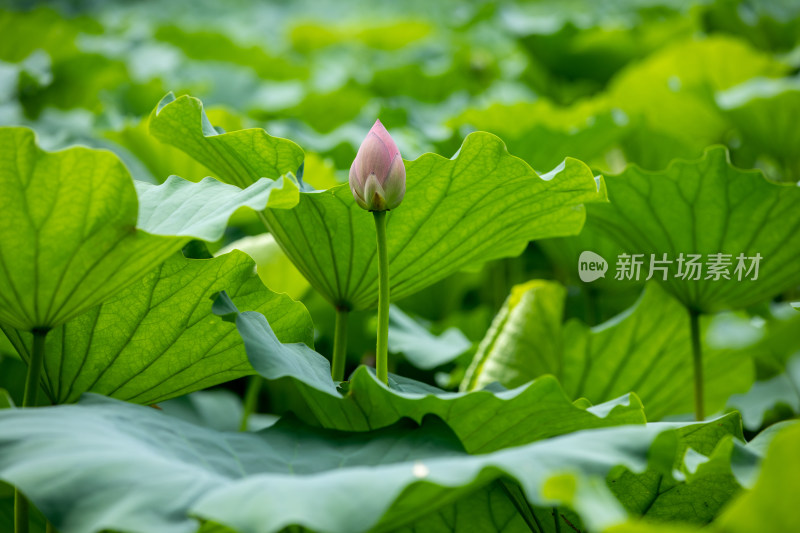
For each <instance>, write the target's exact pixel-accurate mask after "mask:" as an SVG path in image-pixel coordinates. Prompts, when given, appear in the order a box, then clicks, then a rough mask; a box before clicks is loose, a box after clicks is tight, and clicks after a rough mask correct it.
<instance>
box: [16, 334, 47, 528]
mask: <svg viewBox="0 0 800 533" xmlns="http://www.w3.org/2000/svg"><path fill="white" fill-rule="evenodd" d="M48 331H49V330H48V329H46V328H35V329H34V330H33V352H32V353H31V357H30V359H29V360H28V373H27V376H26V377H25V392H24V395H23V397H22V407H23V408H24V407H34V406H35V405H36V399H37V398H36V397H37V396H38V394H39V382H40V380H41V376H42V366H43V364H44V343H45V339H46V338H47V332H48ZM29 510H30V504H29V503H28V500H27V499H26V498H25V495H24V494H22V492H21V491H20V490H19V489H18V488H15V489H14V531H15V533H28V531H29V519H28V516H29V514H30V513H29Z"/></svg>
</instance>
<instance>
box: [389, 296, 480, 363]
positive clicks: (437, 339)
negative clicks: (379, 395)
mask: <svg viewBox="0 0 800 533" xmlns="http://www.w3.org/2000/svg"><path fill="white" fill-rule="evenodd" d="M471 346H472V343H471V342H470V341H469V339H467V337H466V336H465V335H464V334H463V333H462V332H461V330H459V329H457V328H449V329H447V330H445V331H443V332H442V333H441V335H438V336H437V335H434V334H433V333H431V332H430V331H428V330H427V329H425V327H424V326H423V325H421V324H420V323H419V322H417V321H415V320H414V319H413V318H411V317H410V316H408V315H407V314H405V313H404V312H403V311H402V310H401V309H400V308H399V307H397V306H394V305H393V306H391V307H390V308H389V351H390V352H392V353H402V354H403V355H404V356H405V357H406V359H408V361H409V362H410V363H411V364H412V365H414V366H415V367H417V368H422V369H426V370H430V369H432V368H436V367H437V366H440V365H443V364H445V363H449V362H451V361H452V360H453V359H455V358H456V357H458V356H459V355H461V354H462V353H464V352H465V351H467V350H468V349H469V348H470V347H471Z"/></svg>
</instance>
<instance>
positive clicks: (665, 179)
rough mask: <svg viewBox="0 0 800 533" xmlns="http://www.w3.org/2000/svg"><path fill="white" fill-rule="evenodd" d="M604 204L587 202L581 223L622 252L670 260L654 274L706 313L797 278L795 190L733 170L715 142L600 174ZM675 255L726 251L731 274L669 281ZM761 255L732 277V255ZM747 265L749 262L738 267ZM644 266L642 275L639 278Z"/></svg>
mask: <svg viewBox="0 0 800 533" xmlns="http://www.w3.org/2000/svg"><path fill="white" fill-rule="evenodd" d="M606 185H607V187H608V197H609V200H610V202H609V203H606V204H602V205H601V204H594V205H590V206H589V207H588V213H589V215H588V219H587V225H592V226H596V227H598V228H600V229H601V230H602V231H604V232H605V233H606V234H607V235H608V236H609V237H611V238H613V239H614V240H616V241H617V242H618V243H619V244H620V245H621V246H623V247H624V248H625V250H626V252H628V253H630V254H634V253H635V254H645V256H644V257H645V260H646V261H647V263H646V264H647V265H649V260H650V254H655V256H656V258H657V259H661V258H662V255H663V254H667V258H668V259H671V260H673V261H675V262H673V263H672V264H671V265H670V268H669V274H668V278H667V281H663V282H662V281H661V274H660V273H659V272H656V275H655V277H654V279H656V280H658V281H659V282H660V283H663V284H664V286H665V287H666V288H667V290H668V291H669V292H670V293H672V294H673V295H674V296H675V297H677V298H678V300H680V301H681V302H682V303H683V304H684V305H685V306H687V307H690V308H694V309H698V310H700V311H705V312H710V311H715V310H718V309H724V308H740V307H745V306H748V305H751V304H755V303H758V302H762V301H765V300H767V299H769V298H770V297H772V296H774V295H776V294H778V293H780V292H781V291H784V290H786V289H788V288H790V287H793V286H795V285H797V284H798V283H800V269H798V268H797V264H798V261H800V231H798V229H800V210H798V209H797V206H798V205H800V188H798V187H796V186H791V185H780V184H776V183H773V182H769V181H767V180H766V179H764V177H763V175H762V174H761V173H760V172H758V171H745V170H740V169H737V168H735V167H733V166H732V165H731V164H730V163H729V161H728V154H727V152H726V150H725V149H724V148H722V147H714V148H709V149H708V150H707V151H706V153H705V155H704V157H703V158H702V159H699V160H696V161H675V162H673V163H672V164H671V165H670V166H669V167H668V168H667V169H666V170H663V171H658V172H647V171H644V170H641V169H639V168H637V167H629V168H628V169H627V170H626V171H625V172H623V173H622V174H619V175H616V176H608V177H606ZM681 253H683V254H702V256H703V259H702V261H703V262H707V255H708V254H717V253H723V254H731V255H732V259H731V261H732V265H731V267H730V269H729V272H730V278H731V279H727V280H726V279H719V280H714V279H705V277H706V274H707V273H706V270H705V269H704V270H703V274H702V277H703V278H704V279H701V280H697V281H694V280H682V279H679V278H676V277H675V275H676V273H677V266H678V265H677V259H678V257H679V255H680V254H681ZM739 254H744V255H745V257H754V256H756V254H761V257H762V260H761V262H760V266H759V273H758V279H757V280H755V281H754V280H751V279H747V278H746V277H744V276H743V279H742V280H741V281H740V280H738V279H737V276H736V275H734V269H735V267H736V264H737V261H736V257H737V256H738V255H739ZM746 266H749V262H748V263H747V264H746ZM646 272H647V271H646V270H645V271H644V274H643V275H645V276H646Z"/></svg>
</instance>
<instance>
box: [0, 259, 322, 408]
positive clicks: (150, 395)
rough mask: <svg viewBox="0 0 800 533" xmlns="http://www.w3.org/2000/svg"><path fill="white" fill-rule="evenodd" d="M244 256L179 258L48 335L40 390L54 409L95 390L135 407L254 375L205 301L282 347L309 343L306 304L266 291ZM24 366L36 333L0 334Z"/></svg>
mask: <svg viewBox="0 0 800 533" xmlns="http://www.w3.org/2000/svg"><path fill="white" fill-rule="evenodd" d="M253 267H254V264H253V261H252V260H250V258H249V257H247V256H246V255H245V254H244V253H242V252H231V253H230V254H226V255H223V256H220V257H217V258H215V259H203V260H197V259H185V258H184V257H183V256H182V255H180V254H175V255H173V256H172V257H170V258H169V259H167V261H165V262H164V263H163V264H161V265H160V266H158V267H157V268H155V269H154V270H152V271H150V272H149V273H147V275H145V276H144V277H143V278H141V279H140V280H138V281H136V282H135V283H133V284H132V285H130V286H128V287H127V288H126V289H124V290H122V291H121V292H119V293H118V294H117V295H115V296H114V297H112V298H109V299H108V300H106V301H105V302H104V303H103V304H102V305H100V306H98V307H95V308H93V309H91V310H89V311H87V312H86V313H83V314H82V315H80V316H78V317H76V318H75V319H73V320H71V321H69V322H67V323H66V324H64V325H62V326H58V327H56V328H54V329H53V330H51V331H50V333H49V334H48V335H47V339H46V342H45V360H44V369H43V374H42V383H43V388H44V390H45V392H46V393H47V395H48V396H49V398H50V399H51V400H52V401H53V402H54V403H70V402H74V401H77V400H78V398H79V397H80V395H81V394H83V393H84V392H89V391H91V392H96V393H100V394H105V395H107V396H112V397H114V398H119V399H121V400H127V401H130V402H135V403H141V404H152V403H156V402H160V401H162V400H165V399H167V398H171V397H174V396H179V395H181V394H186V393H189V392H192V391H196V390H200V389H203V388H206V387H210V386H213V385H217V384H219V383H223V382H225V381H229V380H232V379H235V378H238V377H242V376H246V375H249V374H252V373H253V369H252V367H251V366H250V364H249V363H248V361H247V355H246V353H245V350H244V346H243V345H242V342H241V339H240V338H239V336H238V334H237V333H236V328H235V327H234V325H233V324H229V323H226V322H222V321H220V320H219V319H217V318H216V317H215V316H214V315H213V314H212V313H211V306H212V300H211V297H212V296H213V295H214V294H216V293H217V292H219V291H220V290H222V289H225V290H228V291H230V293H231V295H232V297H233V298H234V299H236V300H237V301H238V302H239V303H240V305H247V306H248V307H252V308H257V309H259V310H260V312H263V313H264V314H265V315H266V316H268V317H269V320H270V323H271V324H272V325H273V327H274V328H275V333H276V334H277V335H278V336H279V337H280V338H281V339H282V340H284V341H286V342H306V343H309V344H312V343H313V325H312V323H311V317H310V316H309V314H308V311H306V309H305V307H304V306H303V304H301V303H299V302H295V301H293V300H292V299H291V298H289V297H288V296H286V295H283V294H280V295H279V294H275V293H273V292H271V291H269V290H268V289H267V288H266V287H264V286H263V284H262V283H261V281H260V280H259V279H258V277H257V276H255V274H254V273H253ZM3 331H4V332H5V333H6V335H8V337H9V338H10V339H11V340H12V342H13V343H14V344H15V346H16V348H17V350H18V351H19V352H20V353H21V354H22V355H23V358H24V359H25V360H26V361H27V360H28V359H29V354H30V353H31V349H32V346H33V335H31V334H30V333H27V332H22V331H16V330H13V329H10V328H7V327H3Z"/></svg>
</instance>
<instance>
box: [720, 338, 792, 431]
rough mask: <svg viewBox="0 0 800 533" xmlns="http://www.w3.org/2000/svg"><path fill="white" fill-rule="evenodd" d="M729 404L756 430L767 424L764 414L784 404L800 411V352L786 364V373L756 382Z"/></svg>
mask: <svg viewBox="0 0 800 533" xmlns="http://www.w3.org/2000/svg"><path fill="white" fill-rule="evenodd" d="M784 406H785V407H784ZM728 407H731V408H733V409H736V410H737V411H739V412H740V413H742V423H743V424H744V426H745V427H746V428H747V429H749V430H750V431H757V430H758V429H759V428H760V427H761V426H762V425H763V424H764V419H765V414H767V413H769V412H770V411H772V410H773V409H776V408H780V407H783V408H784V409H788V412H789V413H791V414H797V413H800V354H796V355H795V356H794V357H792V358H791V359H790V360H789V361H788V362H787V363H786V371H785V372H783V373H781V374H778V375H777V376H773V377H771V378H769V379H765V380H759V381H756V382H755V383H753V386H752V387H750V390H748V391H747V392H746V393H743V394H734V395H733V396H731V397H730V398H729V399H728Z"/></svg>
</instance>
